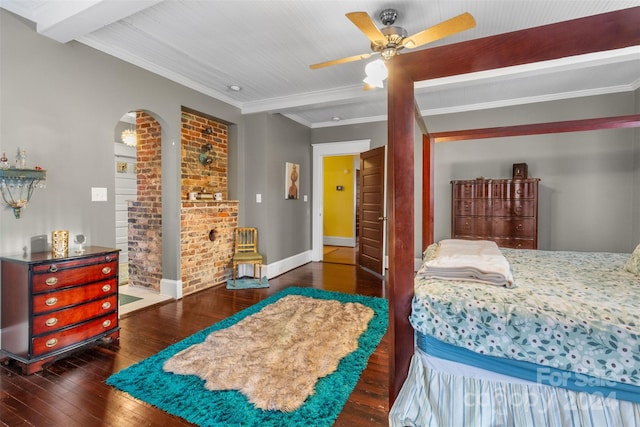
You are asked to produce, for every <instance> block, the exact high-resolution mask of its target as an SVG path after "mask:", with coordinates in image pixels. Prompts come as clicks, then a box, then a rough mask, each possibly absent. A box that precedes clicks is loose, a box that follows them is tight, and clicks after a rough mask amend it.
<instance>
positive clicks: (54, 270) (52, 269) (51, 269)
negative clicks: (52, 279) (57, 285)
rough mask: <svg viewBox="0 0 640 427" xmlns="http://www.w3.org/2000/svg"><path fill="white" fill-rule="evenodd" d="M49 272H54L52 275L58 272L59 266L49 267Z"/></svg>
mask: <svg viewBox="0 0 640 427" xmlns="http://www.w3.org/2000/svg"><path fill="white" fill-rule="evenodd" d="M49 271H50V272H52V273H55V272H56V271H58V266H57V265H55V264H51V265H50V266H49Z"/></svg>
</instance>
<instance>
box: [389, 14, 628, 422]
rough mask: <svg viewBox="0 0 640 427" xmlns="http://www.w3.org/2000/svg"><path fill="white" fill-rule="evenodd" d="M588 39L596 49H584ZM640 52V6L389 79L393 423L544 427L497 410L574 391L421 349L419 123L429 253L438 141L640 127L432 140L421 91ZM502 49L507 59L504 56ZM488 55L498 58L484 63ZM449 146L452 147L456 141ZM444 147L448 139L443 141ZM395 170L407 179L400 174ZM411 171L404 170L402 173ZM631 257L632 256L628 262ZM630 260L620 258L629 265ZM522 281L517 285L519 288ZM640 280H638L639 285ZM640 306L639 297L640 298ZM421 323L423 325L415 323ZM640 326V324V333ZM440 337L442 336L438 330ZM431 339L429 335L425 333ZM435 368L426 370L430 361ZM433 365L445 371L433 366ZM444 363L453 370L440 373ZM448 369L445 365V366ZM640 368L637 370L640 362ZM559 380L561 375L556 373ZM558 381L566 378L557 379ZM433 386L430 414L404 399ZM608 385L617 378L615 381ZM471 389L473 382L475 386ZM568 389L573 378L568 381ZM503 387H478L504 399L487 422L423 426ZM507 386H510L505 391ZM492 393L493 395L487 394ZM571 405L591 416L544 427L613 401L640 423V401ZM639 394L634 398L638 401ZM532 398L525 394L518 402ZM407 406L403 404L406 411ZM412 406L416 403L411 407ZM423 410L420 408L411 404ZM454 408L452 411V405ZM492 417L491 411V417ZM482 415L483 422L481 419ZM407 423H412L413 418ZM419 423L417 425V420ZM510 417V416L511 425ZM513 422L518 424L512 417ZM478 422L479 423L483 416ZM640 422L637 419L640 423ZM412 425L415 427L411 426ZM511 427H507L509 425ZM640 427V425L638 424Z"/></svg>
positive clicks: (501, 39)
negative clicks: (500, 71)
mask: <svg viewBox="0 0 640 427" xmlns="http://www.w3.org/2000/svg"><path fill="white" fill-rule="evenodd" d="M586 39H588V40H589V43H584V40H586ZM638 45H640V8H631V9H627V10H623V11H618V12H612V13H607V14H603V15H596V16H592V17H587V18H581V19H577V20H573V21H566V22H563V23H559V24H551V25H547V26H544V27H538V28H534V29H529V30H522V31H518V32H514V33H508V34H504V35H499V36H493V37H488V38H485V39H477V40H473V41H470V42H464V43H458V44H456V45H450V46H446V47H443V48H432V49H425V50H422V51H417V52H412V53H410V54H406V55H401V56H399V57H397V58H395V59H394V61H391V63H390V64H389V69H390V73H389V81H388V97H389V99H388V103H389V132H388V145H389V150H388V153H389V154H388V156H389V158H388V165H389V175H388V182H389V213H388V218H389V228H388V234H389V270H388V286H389V301H390V336H391V354H390V383H389V384H390V388H389V398H390V407H392V410H391V414H390V420H391V423H392V424H393V425H407V426H408V425H421V426H439V425H451V426H460V425H489V426H500V425H538V424H537V423H533V422H526V421H520V422H518V421H516V420H515V419H514V418H513V417H515V416H516V413H517V411H515V409H516V408H522V407H524V406H530V404H533V403H532V402H531V401H528V402H527V403H526V405H525V404H522V402H520V405H516V406H515V407H511V408H510V409H509V410H505V406H504V405H502V404H500V403H496V402H498V401H499V400H500V399H502V402H505V401H509V399H510V398H512V397H513V396H515V395H516V394H515V393H516V392H515V391H514V390H515V389H516V388H520V389H521V390H528V389H531V388H532V387H543V388H544V389H545V390H547V392H550V391H553V392H556V393H564V392H562V391H561V390H565V389H564V388H562V387H558V386H557V385H558V384H555V383H551V384H549V385H544V384H538V383H537V382H535V383H533V384H531V383H532V382H531V381H527V380H521V379H515V378H513V377H512V376H510V375H507V376H504V374H500V373H494V372H491V371H490V370H489V369H484V368H480V367H477V366H473V363H472V362H468V363H466V362H465V363H460V362H455V361H449V360H444V359H443V358H441V357H433V356H426V357H424V358H423V355H422V354H420V353H419V351H420V349H419V348H418V349H416V350H415V351H414V348H415V346H414V344H416V346H417V347H420V346H422V345H427V346H429V343H428V342H427V343H426V344H425V343H423V342H421V339H422V338H421V336H420V334H419V333H416V331H415V330H414V329H413V325H412V323H411V322H410V318H412V316H413V314H412V313H413V312H412V302H413V300H414V276H415V272H414V265H413V248H414V245H413V242H414V224H413V218H414V205H413V203H414V200H413V193H414V183H413V176H414V173H413V172H414V163H413V150H414V149H413V144H414V128H415V125H416V124H415V122H414V117H417V118H418V126H419V127H420V129H421V130H422V132H423V145H424V149H423V211H422V216H423V233H422V240H423V248H426V247H427V245H429V244H431V243H432V242H433V205H434V199H433V167H434V164H435V161H436V160H435V159H434V149H433V148H434V144H435V143H436V142H437V138H438V137H440V138H452V139H453V140H455V139H478V138H486V137H499V136H506V135H524V134H540V133H549V132H569V131H576V130H588V129H604V128H617V127H637V126H640V116H639V115H634V116H626V117H612V118H599V119H588V120H578V121H574V122H562V123H553V124H537V125H523V126H519V127H513V128H499V129H496V128H493V129H476V130H472V131H460V132H450V133H448V134H446V135H445V134H442V135H433V134H431V135H430V134H429V133H428V131H427V130H426V127H425V126H424V124H421V122H420V119H419V115H416V114H415V111H414V110H415V105H414V97H413V86H414V83H415V82H417V81H421V80H428V79H432V78H438V77H445V76H451V75H456V74H465V73H471V72H478V71H483V70H489V69H493V68H500V67H508V66H514V65H519V64H524V63H531V62H538V61H546V60H552V59H557V58H562V57H565V56H571V55H580V54H587V53H591V52H598V51H604V50H611V49H619V48H624V47H628V46H638ZM496 51H500V52H502V54H501V55H495V54H494V53H495V52H496ZM483 52H488V54H487V55H483ZM452 139H449V140H452ZM443 140H444V139H443ZM395 171H398V173H396V172H395ZM400 171H401V172H400ZM627 256H628V254H627ZM619 261H620V260H618V262H619ZM517 280H518V279H517V278H516V281H517ZM636 281H637V279H636ZM635 300H636V301H637V300H638V298H637V295H636V296H635ZM414 320H415V319H414ZM636 326H637V325H636ZM432 332H433V331H432ZM424 335H426V334H424ZM445 344H448V345H451V347H445V348H444V350H442V349H441V350H440V352H441V353H440V354H445V353H447V352H450V351H451V350H452V347H453V348H455V349H457V348H462V347H460V346H457V345H454V344H451V343H446V342H445ZM424 359H426V362H425V363H426V364H425V363H418V362H424ZM428 363H436V365H429V364H428ZM437 363H443V365H438V364H437ZM443 366H444V367H443ZM636 366H637V362H636ZM441 370H444V371H445V372H446V371H447V370H449V372H451V370H453V371H455V372H456V373H457V374H458V375H457V376H456V377H455V378H453V380H455V381H459V383H456V384H453V385H452V384H447V383H446V382H445V381H444V380H449V379H451V378H449V377H446V374H443V373H442V372H441ZM550 372H551V371H550ZM549 376H550V378H551V379H552V381H553V379H554V378H556V376H555V374H551V373H550V375H549ZM425 378H426V379H427V381H428V383H429V384H435V386H437V385H438V382H440V387H441V388H439V389H438V392H439V393H442V395H441V396H440V398H439V399H438V405H436V406H432V407H429V405H430V403H429V401H428V400H426V399H425V396H424V395H419V392H418V395H410V396H405V395H402V396H399V393H400V390H401V388H402V387H403V385H407V384H408V385H409V386H411V384H410V383H411V382H416V380H417V379H421V380H422V381H424V379H425ZM606 378H608V377H606ZM466 381H471V382H466ZM563 381H564V380H563ZM491 385H493V386H495V387H494V388H493V389H491V388H490V389H489V390H488V391H487V390H485V389H482V388H481V389H478V390H476V391H475V392H473V393H468V394H466V396H468V397H470V396H478V395H482V394H485V395H486V396H495V398H494V399H493V402H494V403H492V404H489V403H488V401H485V403H484V404H485V405H486V406H482V405H480V406H478V402H475V403H476V404H474V405H469V406H473V407H475V408H476V410H478V411H480V410H482V411H481V412H483V413H485V417H486V418H483V419H482V420H488V421H487V422H486V423H485V422H483V421H482V420H481V421H478V422H473V421H472V420H469V419H467V420H462V419H451V420H449V422H448V423H445V424H438V423H437V420H434V419H428V420H427V419H424V418H420V417H423V416H428V414H429V413H431V414H434V413H438V411H440V410H442V411H443V413H447V414H449V415H452V414H456V411H455V409H456V408H460V407H461V406H460V405H462V406H464V397H465V395H464V394H463V395H459V394H458V393H459V390H460V389H462V390H465V387H486V386H491ZM497 385H500V387H502V388H500V387H498V386H497ZM485 391H487V393H484V392H485ZM566 393H568V394H567V396H566V398H567V399H571V402H573V404H574V406H575V405H579V409H578V412H577V413H576V416H579V417H582V418H580V419H573V420H551V421H549V423H548V424H542V422H539V423H540V424H541V425H589V424H587V423H586V421H584V420H588V419H590V418H589V417H590V414H591V410H592V408H595V407H597V405H598V403H597V402H595V401H593V400H592V399H597V398H603V399H607V402H609V401H613V402H616V403H619V404H620V405H621V406H622V407H624V408H623V410H624V411H627V414H628V413H629V412H631V414H633V415H632V418H629V419H632V420H633V419H634V418H633V417H637V415H635V414H637V413H638V403H636V402H632V401H629V400H623V399H611V398H606V397H602V396H599V395H598V394H597V393H582V392H581V391H573V390H567V391H566ZM571 393H580V396H583V395H584V396H586V397H584V400H582V401H581V400H577V399H576V398H575V396H572V395H571ZM634 393H637V390H632V391H631V394H634ZM518 396H521V397H524V396H525V395H518ZM396 401H397V404H396ZM407 403H408V405H407ZM412 404H413V405H414V406H411V405H412ZM444 405H447V406H446V407H444ZM398 408H402V411H403V412H404V413H405V415H406V414H407V413H410V412H412V411H413V412H414V413H413V414H412V415H411V416H412V417H414V419H418V420H419V421H418V422H417V424H411V423H410V422H409V421H408V420H409V419H410V417H408V416H407V417H406V418H404V419H403V420H394V418H393V417H394V411H395V410H396V409H398ZM485 409H486V411H485ZM544 411H545V412H547V413H552V414H557V413H558V411H557V408H555V407H547V408H545V409H544ZM476 415H477V414H476ZM403 416H404V415H403ZM415 417H417V418H415ZM504 417H507V418H504ZM509 417H511V418H509ZM474 420H476V421H477V419H476V418H474ZM636 420H637V418H636ZM615 422H616V421H611V420H605V421H604V422H602V420H599V423H595V424H592V425H612V426H617V425H624V424H616V423H615ZM404 423H406V424H404ZM500 423H503V424H500ZM637 424H640V422H638V421H636V424H631V425H637Z"/></svg>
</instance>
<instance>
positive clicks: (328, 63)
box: [309, 53, 371, 70]
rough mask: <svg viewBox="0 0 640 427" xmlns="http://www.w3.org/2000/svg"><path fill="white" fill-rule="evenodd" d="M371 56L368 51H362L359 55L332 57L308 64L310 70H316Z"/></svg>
mask: <svg viewBox="0 0 640 427" xmlns="http://www.w3.org/2000/svg"><path fill="white" fill-rule="evenodd" d="M367 58H371V54H370V53H363V54H361V55H354V56H349V57H347V58H342V59H334V60H333V61H326V62H320V63H318V64H313V65H309V68H311V69H312V70H317V69H318V68H323V67H328V66H330V65H337V64H344V63H346V62H354V61H360V60H361V59H367Z"/></svg>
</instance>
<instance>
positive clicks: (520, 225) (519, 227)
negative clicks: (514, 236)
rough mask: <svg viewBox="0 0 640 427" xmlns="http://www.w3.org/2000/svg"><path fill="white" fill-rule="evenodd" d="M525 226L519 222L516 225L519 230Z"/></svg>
mask: <svg viewBox="0 0 640 427" xmlns="http://www.w3.org/2000/svg"><path fill="white" fill-rule="evenodd" d="M523 228H524V225H522V224H518V225H517V226H516V230H518V231H522V229H523Z"/></svg>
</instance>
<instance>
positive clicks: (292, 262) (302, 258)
mask: <svg viewBox="0 0 640 427" xmlns="http://www.w3.org/2000/svg"><path fill="white" fill-rule="evenodd" d="M311 254H312V251H311V250H308V251H305V252H302V253H300V254H298V255H294V256H291V257H289V258H285V259H282V260H280V261H276V262H274V263H272V264H269V265H266V266H264V267H263V276H264V275H266V276H267V278H269V279H271V278H272V277H276V276H279V275H281V274H284V273H286V272H287V271H290V270H293V269H294V268H298V267H300V266H301V265H305V264H307V263H309V262H311Z"/></svg>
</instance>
